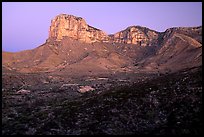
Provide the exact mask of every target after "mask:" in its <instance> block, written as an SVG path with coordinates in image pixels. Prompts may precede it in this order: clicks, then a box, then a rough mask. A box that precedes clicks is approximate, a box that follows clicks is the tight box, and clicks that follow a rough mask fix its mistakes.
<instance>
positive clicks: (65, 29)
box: [48, 14, 158, 46]
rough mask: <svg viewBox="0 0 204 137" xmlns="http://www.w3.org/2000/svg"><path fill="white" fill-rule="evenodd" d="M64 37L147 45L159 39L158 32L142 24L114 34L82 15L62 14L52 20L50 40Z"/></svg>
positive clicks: (59, 39) (85, 40) (90, 41)
mask: <svg viewBox="0 0 204 137" xmlns="http://www.w3.org/2000/svg"><path fill="white" fill-rule="evenodd" d="M63 37H70V38H74V39H77V40H81V41H83V42H86V43H92V42H111V43H112V42H114V43H125V44H140V45H141V46H147V45H151V43H152V41H155V40H157V39H158V32H156V31H153V30H150V29H148V28H145V27H141V26H130V27H128V28H127V29H125V30H123V31H120V32H118V33H116V34H114V35H107V34H106V33H105V32H104V31H102V30H99V29H97V28H94V27H92V26H90V25H88V24H87V23H86V21H85V20H84V19H83V18H81V17H75V16H73V15H66V14H60V15H58V16H56V17H55V18H54V19H53V20H52V21H51V26H50V31H49V39H48V41H49V40H53V39H54V40H56V41H61V40H62V39H63Z"/></svg>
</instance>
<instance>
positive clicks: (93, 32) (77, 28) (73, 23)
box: [49, 14, 108, 43]
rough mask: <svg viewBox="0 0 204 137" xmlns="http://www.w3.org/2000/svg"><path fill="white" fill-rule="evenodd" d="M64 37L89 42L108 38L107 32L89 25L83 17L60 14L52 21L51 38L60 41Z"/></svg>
mask: <svg viewBox="0 0 204 137" xmlns="http://www.w3.org/2000/svg"><path fill="white" fill-rule="evenodd" d="M63 37H71V38H74V39H77V40H81V41H84V42H87V43H91V42H100V41H106V40H107V39H108V36H107V34H106V33H105V32H103V31H102V30H99V29H96V28H94V27H92V26H89V25H88V24H87V23H86V21H85V20H84V19H83V18H81V17H75V16H73V15H66V14H60V15H58V16H56V17H55V18H54V19H53V20H52V21H51V26H50V31H49V39H55V40H57V41H60V40H62V39H63Z"/></svg>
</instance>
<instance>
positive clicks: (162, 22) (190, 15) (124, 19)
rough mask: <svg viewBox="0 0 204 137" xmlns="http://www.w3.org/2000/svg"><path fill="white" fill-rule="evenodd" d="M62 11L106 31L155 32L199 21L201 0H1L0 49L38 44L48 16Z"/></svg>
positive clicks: (45, 31) (45, 33)
mask: <svg viewBox="0 0 204 137" xmlns="http://www.w3.org/2000/svg"><path fill="white" fill-rule="evenodd" d="M62 13H64V14H71V15H74V16H78V17H82V18H84V19H85V20H86V22H87V24H89V25H91V26H93V27H95V28H98V29H101V30H103V31H105V32H106V33H107V34H114V33H116V32H118V31H121V30H124V29H126V28H127V27H128V26H133V25H140V26H143V27H147V28H150V29H153V30H156V31H159V32H163V31H165V30H166V29H168V28H171V27H194V26H201V25H202V2H2V50H3V51H8V52H18V51H22V50H28V49H33V48H36V47H38V46H40V45H42V44H43V43H45V41H46V39H47V38H48V31H49V27H50V24H51V20H52V19H53V18H54V17H55V16H57V15H59V14H62Z"/></svg>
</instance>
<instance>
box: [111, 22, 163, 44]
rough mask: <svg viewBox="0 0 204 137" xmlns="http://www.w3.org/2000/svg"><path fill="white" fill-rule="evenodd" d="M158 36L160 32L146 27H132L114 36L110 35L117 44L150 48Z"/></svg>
mask: <svg viewBox="0 0 204 137" xmlns="http://www.w3.org/2000/svg"><path fill="white" fill-rule="evenodd" d="M158 35H159V33H158V32H156V31H153V30H150V29H148V28H145V27H140V26H130V27H128V28H126V29H125V30H122V31H120V32H117V33H116V34H114V35H110V37H111V39H112V40H113V42H115V43H125V44H139V45H141V46H150V45H151V42H152V41H154V40H157V39H158Z"/></svg>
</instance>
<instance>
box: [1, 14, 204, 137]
mask: <svg viewBox="0 0 204 137" xmlns="http://www.w3.org/2000/svg"><path fill="white" fill-rule="evenodd" d="M2 134H3V135H200V134H203V122H202V26H198V27H174V28H168V29H167V30H166V31H164V32H157V31H154V30H151V29H149V28H147V27H142V26H137V25H133V26H129V27H127V28H126V29H124V30H121V31H118V32H116V33H115V34H110V35H108V34H106V33H105V32H104V31H102V30H100V29H97V28H95V27H92V26H90V25H88V24H87V23H86V21H85V20H84V19H83V18H81V17H76V16H73V15H67V14H60V15H58V16H56V17H55V18H54V19H52V21H51V26H50V29H49V36H48V38H47V39H46V41H45V43H43V44H42V45H40V46H38V47H37V48H34V49H30V50H25V51H20V52H15V53H12V52H2Z"/></svg>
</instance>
